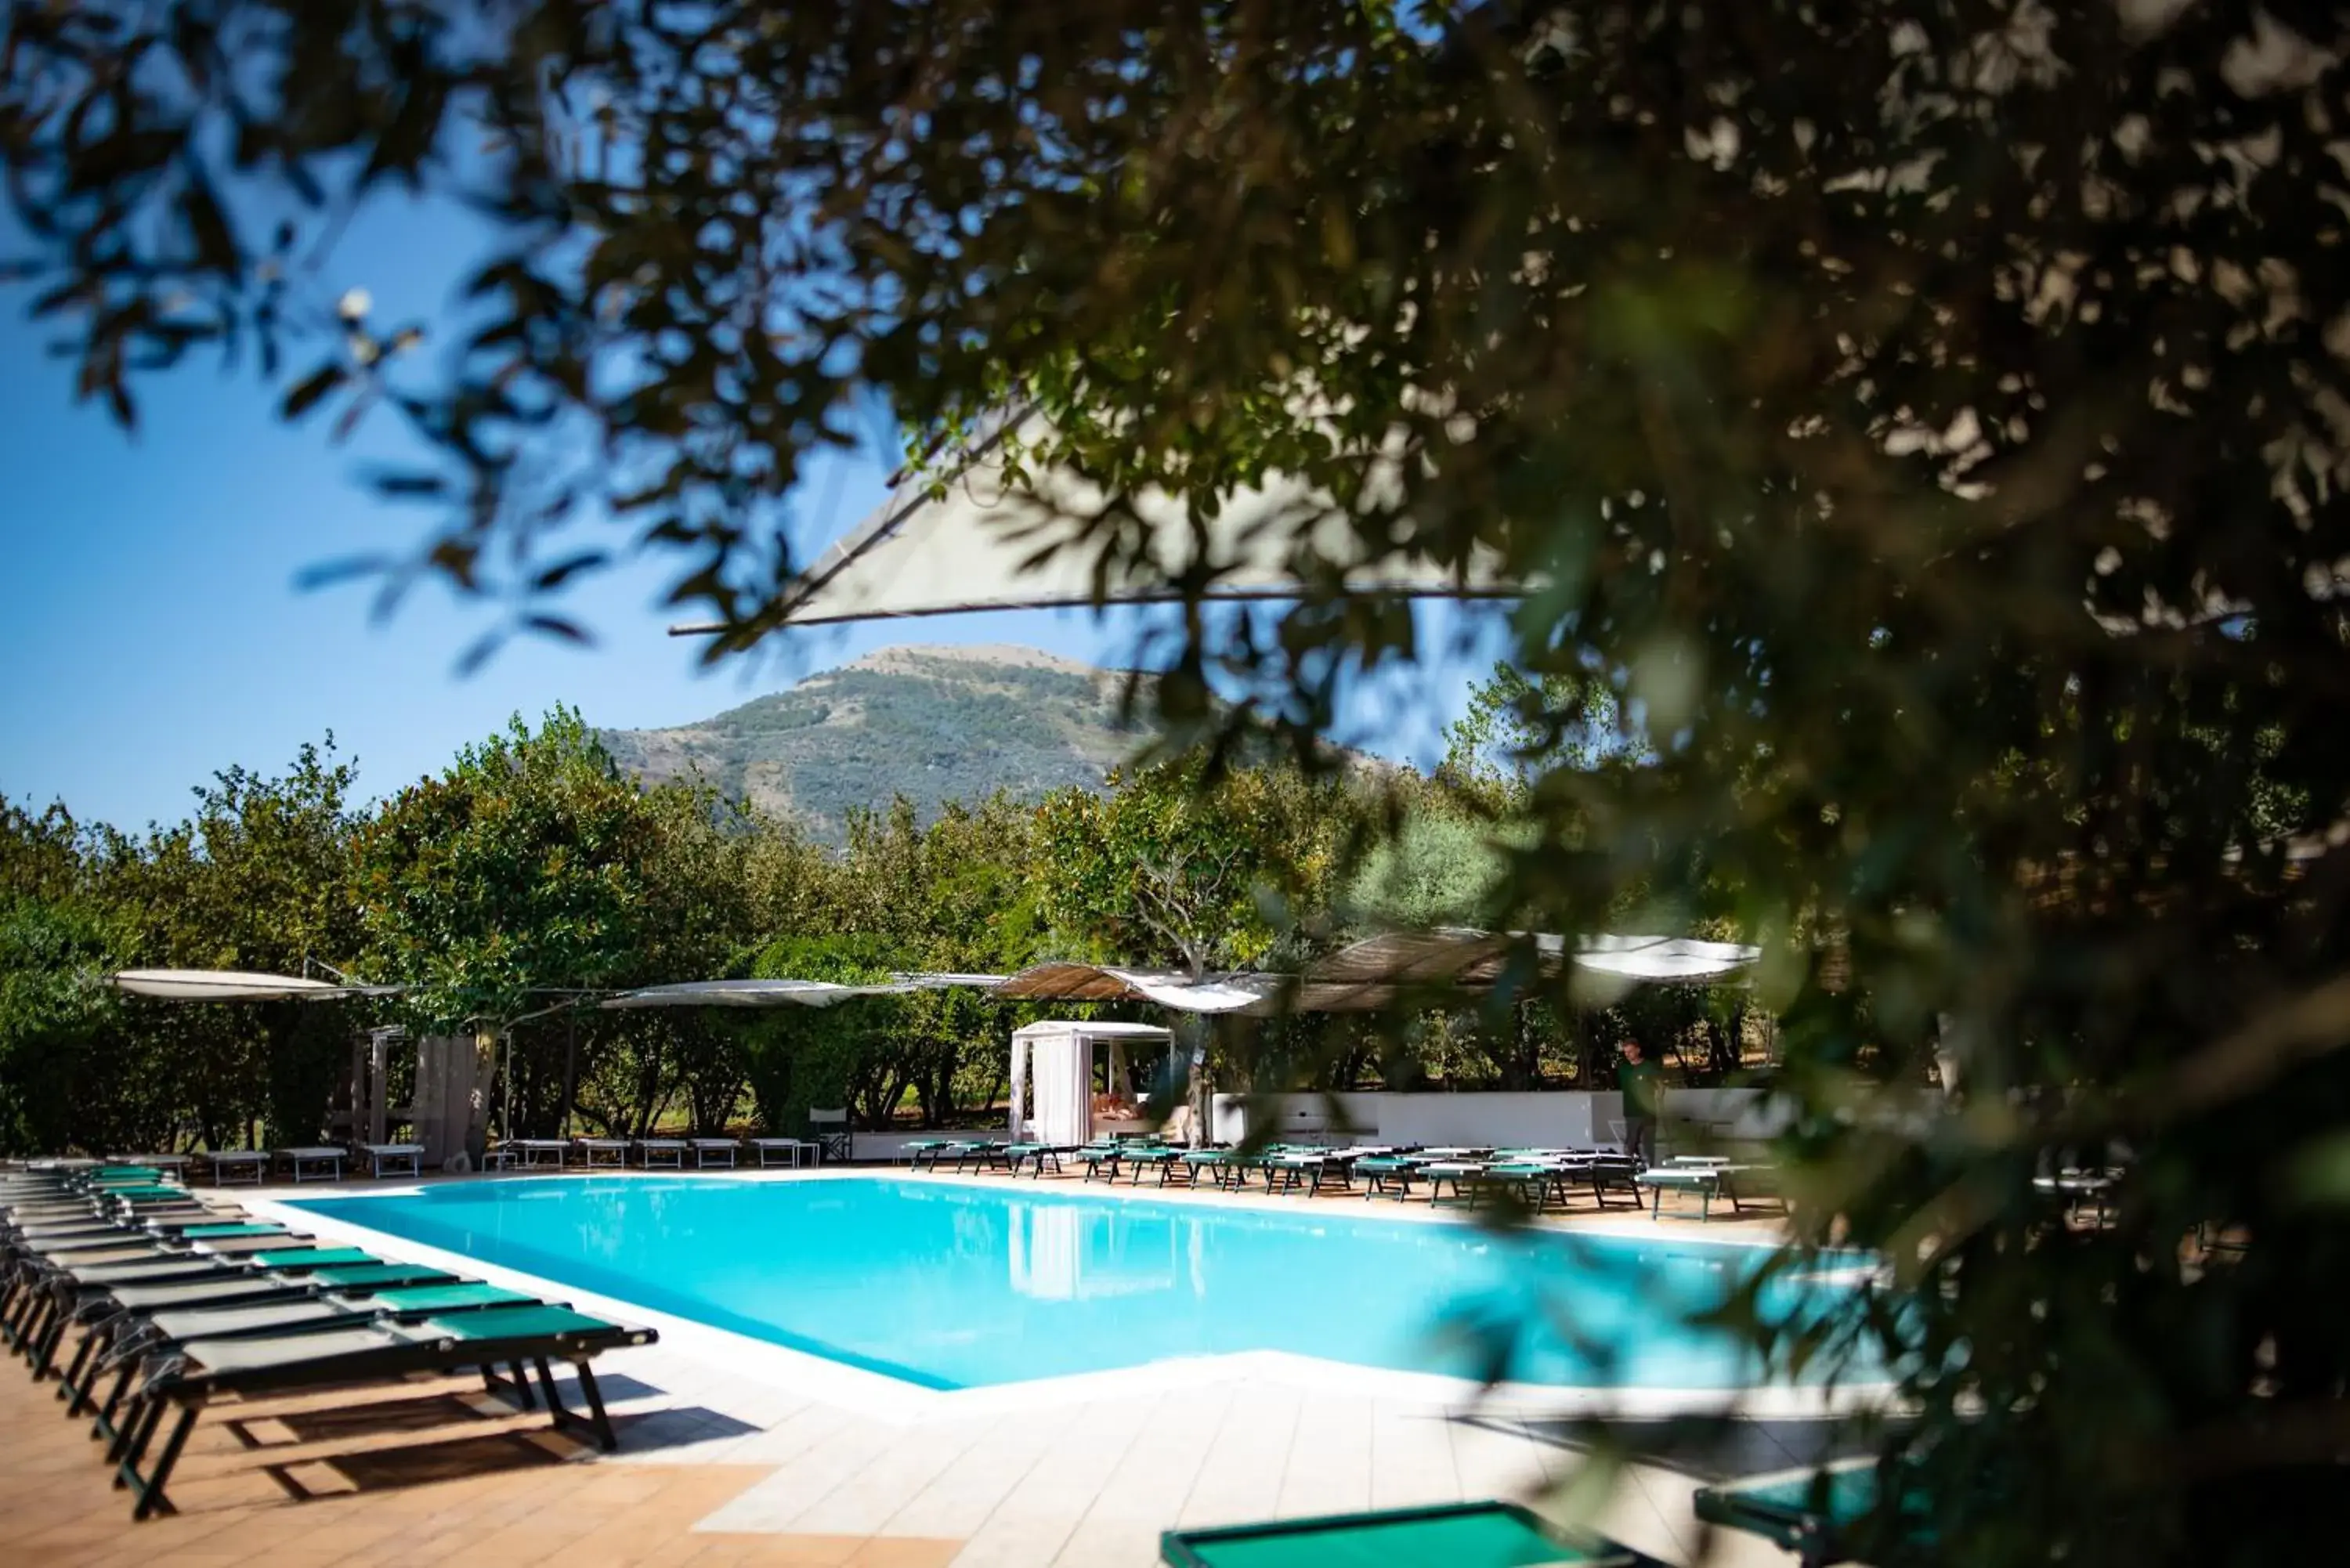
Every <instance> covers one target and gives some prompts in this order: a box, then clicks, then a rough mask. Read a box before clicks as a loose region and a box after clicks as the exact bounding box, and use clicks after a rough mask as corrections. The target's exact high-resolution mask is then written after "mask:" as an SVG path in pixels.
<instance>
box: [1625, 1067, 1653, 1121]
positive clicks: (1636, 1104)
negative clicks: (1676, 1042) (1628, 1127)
mask: <svg viewBox="0 0 2350 1568" xmlns="http://www.w3.org/2000/svg"><path fill="white" fill-rule="evenodd" d="M1616 1086H1617V1088H1619V1089H1621V1090H1623V1091H1624V1114H1625V1115H1626V1116H1655V1115H1656V1114H1657V1096H1658V1092H1659V1083H1658V1078H1657V1064H1655V1063H1654V1062H1642V1063H1640V1064H1638V1065H1637V1066H1636V1065H1634V1064H1632V1063H1629V1062H1627V1063H1625V1064H1623V1065H1621V1066H1619V1067H1617V1069H1616Z"/></svg>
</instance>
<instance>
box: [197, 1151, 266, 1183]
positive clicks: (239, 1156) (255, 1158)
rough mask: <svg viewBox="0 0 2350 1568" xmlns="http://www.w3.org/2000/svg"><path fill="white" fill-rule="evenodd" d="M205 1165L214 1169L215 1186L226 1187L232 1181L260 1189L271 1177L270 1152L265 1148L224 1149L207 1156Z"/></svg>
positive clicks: (211, 1152) (209, 1153)
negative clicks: (269, 1176)
mask: <svg viewBox="0 0 2350 1568" xmlns="http://www.w3.org/2000/svg"><path fill="white" fill-rule="evenodd" d="M203 1158H204V1163H205V1164H207V1165H209V1166H211V1167H212V1168H213V1186H214V1187H226V1186H227V1185H228V1184H229V1183H231V1182H232V1181H235V1182H243V1183H244V1184H246V1185H248V1186H252V1187H258V1186H260V1185H261V1184H262V1182H263V1181H264V1180H265V1179H267V1178H268V1175H269V1151H268V1150H267V1149H265V1148H223V1149H213V1150H212V1151H210V1152H208V1153H207V1154H205V1156H204V1157H203Z"/></svg>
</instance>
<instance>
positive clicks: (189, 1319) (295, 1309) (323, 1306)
mask: <svg viewBox="0 0 2350 1568" xmlns="http://www.w3.org/2000/svg"><path fill="white" fill-rule="evenodd" d="M544 1304H545V1303H542V1302H541V1301H540V1300H539V1299H538V1298H537V1297H536V1296H533V1295H525V1294H524V1293H522V1292H520V1291H510V1290H507V1289H505V1288H504V1287H503V1286H500V1285H488V1284H482V1283H479V1282H468V1281H463V1280H444V1281H442V1282H438V1283H434V1284H429V1285H419V1286H411V1287H408V1288H406V1289H401V1290H390V1291H377V1292H368V1293H358V1294H343V1295H318V1294H305V1295H298V1296H293V1297H289V1298H287V1299H285V1300H281V1301H274V1302H260V1303H248V1304H246V1305H243V1306H193V1307H177V1308H173V1309H172V1310H170V1311H165V1312H157V1313H152V1314H148V1315H147V1316H145V1317H143V1318H140V1319H139V1320H137V1321H136V1322H135V1323H133V1324H131V1325H130V1330H129V1332H127V1333H125V1334H122V1335H121V1337H120V1339H119V1341H117V1342H115V1343H113V1344H111V1345H109V1347H108V1353H107V1354H106V1355H105V1356H104V1357H103V1358H102V1359H99V1360H97V1361H95V1362H93V1363H92V1364H91V1366H90V1367H89V1377H88V1382H87V1383H79V1384H76V1385H75V1386H74V1392H73V1396H72V1399H71V1401H70V1403H68V1406H67V1407H66V1415H67V1417H68V1418H71V1417H75V1416H78V1415H80V1414H81V1413H82V1412H83V1411H84V1410H86V1409H88V1410H92V1411H93V1412H94V1413H95V1417H96V1418H95V1420H94V1421H93V1423H92V1425H91V1428H90V1436H92V1437H93V1438H105V1439H108V1440H109V1441H110V1440H111V1439H112V1438H113V1437H114V1435H115V1432H116V1430H117V1428H116V1426H115V1417H116V1415H117V1413H118V1412H119V1411H120V1409H121V1407H122V1402H123V1400H124V1398H125V1397H127V1396H128V1395H129V1393H130V1387H131V1385H132V1383H133V1381H134V1380H135V1379H136V1377H137V1376H138V1373H139V1367H140V1361H141V1360H142V1359H143V1358H144V1357H147V1356H150V1355H155V1354H158V1353H159V1352H161V1351H164V1350H167V1349H169V1348H170V1347H172V1346H174V1345H186V1344H190V1343H192V1342H194V1341H196V1340H203V1339H256V1338H262V1337H265V1336H268V1335H272V1334H278V1335H293V1334H321V1333H324V1332H326V1331H328V1330H329V1329H343V1328H350V1327H354V1326H357V1325H360V1324H369V1323H376V1322H381V1321H387V1320H393V1321H396V1320H404V1319H420V1320H421V1319H422V1318H426V1317H432V1316H438V1315H440V1314H443V1313H459V1312H481V1311H485V1310H487V1309H489V1308H492V1307H514V1306H541V1305H544ZM92 1337H93V1338H95V1337H96V1335H95V1334H93V1335H92ZM76 1366H77V1367H78V1366H80V1363H79V1361H77V1362H76ZM109 1372H112V1373H113V1374H114V1376H115V1382H114V1387H113V1389H112V1391H111V1392H109V1394H108V1396H107V1397H106V1398H105V1399H103V1400H96V1399H93V1397H92V1394H93V1392H94V1386H95V1385H96V1383H97V1381H98V1380H99V1378H100V1377H102V1376H105V1375H106V1374H107V1373H109ZM515 1380H516V1382H517V1385H519V1384H520V1382H521V1380H522V1373H521V1371H520V1370H519V1369H516V1370H515Z"/></svg>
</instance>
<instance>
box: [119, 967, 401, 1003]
mask: <svg viewBox="0 0 2350 1568" xmlns="http://www.w3.org/2000/svg"><path fill="white" fill-rule="evenodd" d="M106 982H107V983H108V984H109V985H111V986H113V987H114V988H115V989H116V990H117V991H120V992H124V993H125V994H126V995H130V996H151V997H155V998H157V999H159V1000H161V1001H164V1002H288V1001H292V1000H295V999H296V998H299V999H301V1000H303V1001H306V1002H329V1001H332V1000H334V999H335V998H337V997H341V996H352V995H362V994H369V993H372V992H378V991H380V990H383V989H385V988H383V987H379V986H348V985H338V984H336V983H335V982H334V981H325V980H305V979H303V978H301V977H300V976H298V975H291V974H255V973H253V972H251V971H245V970H231V969H126V970H123V971H121V972H120V973H118V974H109V975H108V976H107V977H106Z"/></svg>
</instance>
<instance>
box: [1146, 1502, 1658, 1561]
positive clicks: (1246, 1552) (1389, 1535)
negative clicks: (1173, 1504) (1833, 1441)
mask: <svg viewBox="0 0 2350 1568" xmlns="http://www.w3.org/2000/svg"><path fill="white" fill-rule="evenodd" d="M1159 1561H1160V1562H1162V1563H1166V1564H1168V1568H1566V1565H1567V1564H1575V1565H1577V1568H1654V1559H1651V1558H1648V1557H1644V1556H1642V1555H1641V1554H1640V1553H1639V1552H1635V1551H1633V1550H1632V1549H1631V1548H1630V1547H1628V1546H1623V1545H1619V1544H1617V1542H1613V1541H1609V1540H1607V1539H1606V1538H1605V1537H1601V1536H1585V1535H1576V1534H1574V1533H1571V1532H1566V1531H1563V1530H1561V1529H1559V1528H1558V1527H1557V1526H1555V1525H1554V1524H1552V1523H1550V1522H1549V1521H1546V1520H1544V1519H1541V1518H1538V1517H1537V1516H1536V1515H1534V1513H1531V1512H1529V1511H1527V1510H1525V1509H1523V1508H1521V1507H1519V1506H1518V1505H1517V1504H1515V1503H1510V1502H1464V1503H1448V1504H1441V1505H1439V1506H1436V1507H1431V1508H1401V1509H1395V1510H1392V1511H1388V1512H1385V1513H1344V1514H1335V1515H1332V1516H1330V1517H1328V1518H1324V1519H1290V1520H1282V1521H1278V1522H1276V1523H1270V1524H1241V1525H1228V1526H1223V1527H1221V1528H1218V1529H1213V1530H1170V1531H1169V1532H1167V1533H1166V1534H1164V1535H1162V1536H1160V1537H1159Z"/></svg>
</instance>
